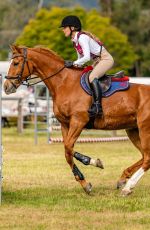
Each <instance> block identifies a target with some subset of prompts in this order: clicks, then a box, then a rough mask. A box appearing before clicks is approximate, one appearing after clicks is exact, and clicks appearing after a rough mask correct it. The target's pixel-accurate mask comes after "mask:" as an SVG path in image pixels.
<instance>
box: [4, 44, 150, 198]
mask: <svg viewBox="0 0 150 230" xmlns="http://www.w3.org/2000/svg"><path fill="white" fill-rule="evenodd" d="M11 51H12V62H11V64H10V67H9V71H8V76H6V80H5V82H4V91H5V93H6V94H11V93H15V92H16V90H17V88H18V87H19V86H20V85H21V84H23V82H25V81H27V82H28V84H29V79H32V76H33V75H37V76H38V77H39V78H40V79H41V81H43V82H44V83H45V84H46V86H47V87H48V89H49V91H50V93H51V96H52V100H53V109H54V114H55V116H56V118H57V119H58V121H59V122H60V124H61V132H62V137H63V143H64V149H65V158H66V161H67V163H68V164H69V166H70V168H71V170H72V173H73V175H74V177H75V179H76V181H78V182H79V183H80V185H81V186H82V188H83V189H84V191H85V192H86V193H87V194H90V192H91V190H92V185H91V183H90V182H87V181H86V179H85V177H84V175H83V173H82V172H81V171H80V170H79V168H78V167H77V165H76V164H75V163H74V158H75V159H76V160H78V161H80V162H81V163H83V164H84V165H92V166H95V167H99V168H103V164H102V162H101V160H100V159H93V158H91V157H89V156H86V155H84V154H82V153H79V152H76V151H75V150H74V144H75V142H76V140H77V138H78V137H79V135H80V134H81V132H82V130H83V129H84V128H85V127H86V125H87V124H88V122H89V121H90V117H89V114H88V109H89V107H90V105H91V103H92V97H91V96H90V95H88V94H87V93H86V92H85V91H84V90H83V89H82V88H81V85H80V78H81V73H82V71H83V69H79V68H75V67H73V68H66V67H65V65H64V60H63V59H62V58H61V57H60V56H59V55H58V54H56V53H55V52H54V51H52V50H49V49H46V48H43V47H33V48H28V47H21V46H16V45H12V46H11ZM31 75H32V76H31ZM102 107H103V116H101V117H99V116H97V117H95V118H94V120H93V127H94V129H97V130H98V129H101V130H120V129H124V130H126V133H127V135H128V137H129V139H130V140H131V142H132V143H133V145H134V146H135V147H136V148H137V149H138V150H139V151H140V153H141V155H142V156H141V159H140V160H138V161H137V162H136V163H134V164H133V165H131V166H130V167H128V168H126V169H125V170H124V171H123V172H122V174H121V177H120V178H119V180H118V182H117V188H121V194H122V195H123V196H127V195H129V194H131V193H132V191H133V188H134V187H135V185H136V184H137V182H138V181H139V180H140V178H141V177H142V176H143V175H144V173H145V172H146V171H147V170H148V169H149V168H150V86H148V85H144V84H135V83H130V87H129V89H128V90H125V91H119V92H116V93H114V94H113V95H111V96H110V97H108V98H103V99H102Z"/></svg>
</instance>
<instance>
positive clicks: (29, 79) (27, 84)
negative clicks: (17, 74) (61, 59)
mask: <svg viewBox="0 0 150 230" xmlns="http://www.w3.org/2000/svg"><path fill="white" fill-rule="evenodd" d="M64 68H65V66H63V67H62V68H61V69H59V70H58V71H57V72H56V73H54V74H52V75H50V76H48V77H45V78H44V79H42V80H40V81H37V82H35V83H31V84H29V83H23V82H24V81H23V82H22V85H25V86H27V87H29V86H32V85H36V84H38V83H40V82H42V81H45V80H47V79H49V78H51V77H53V76H55V75H57V74H58V73H60V72H61V71H62V70H63V69H64ZM29 77H31V75H29ZM29 77H27V79H26V80H25V81H26V82H28V81H32V80H33V79H36V78H39V77H31V78H29Z"/></svg>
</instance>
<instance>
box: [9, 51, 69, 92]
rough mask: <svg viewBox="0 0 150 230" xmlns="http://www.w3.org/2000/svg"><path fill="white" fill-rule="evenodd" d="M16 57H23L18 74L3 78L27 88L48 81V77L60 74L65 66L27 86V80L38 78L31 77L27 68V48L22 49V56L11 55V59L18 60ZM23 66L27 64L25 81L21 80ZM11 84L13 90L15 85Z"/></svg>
mask: <svg viewBox="0 0 150 230" xmlns="http://www.w3.org/2000/svg"><path fill="white" fill-rule="evenodd" d="M18 57H23V63H22V67H21V71H20V73H19V74H17V75H16V76H9V75H7V76H5V78H6V79H7V80H18V83H20V84H21V85H26V86H28V87H29V86H32V85H35V84H38V83H40V82H42V81H44V80H46V79H48V78H50V77H53V76H55V75H56V74H58V73H59V72H61V71H62V70H63V69H64V68H65V66H63V67H62V68H61V69H60V70H58V71H57V72H56V73H54V74H52V75H50V76H48V77H45V78H44V79H42V80H40V81H38V82H36V83H32V84H29V80H33V79H36V78H39V77H31V71H30V67H29V63H28V59H27V48H23V54H15V55H13V57H12V59H15V58H18ZM25 64H27V68H28V72H29V75H28V76H27V78H26V79H25V80H22V75H23V71H24V66H25ZM25 81H26V83H25ZM11 84H12V85H13V86H14V87H15V88H17V87H16V85H15V84H14V83H13V82H12V81H11Z"/></svg>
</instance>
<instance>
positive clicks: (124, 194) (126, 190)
mask: <svg viewBox="0 0 150 230" xmlns="http://www.w3.org/2000/svg"><path fill="white" fill-rule="evenodd" d="M131 193H132V190H131V189H125V188H124V189H122V191H121V195H122V196H123V197H126V196H129V195H130V194H131Z"/></svg>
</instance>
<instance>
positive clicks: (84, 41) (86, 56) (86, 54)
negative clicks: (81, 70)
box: [73, 34, 90, 66]
mask: <svg viewBox="0 0 150 230" xmlns="http://www.w3.org/2000/svg"><path fill="white" fill-rule="evenodd" d="M79 44H80V46H81V47H82V50H83V56H82V57H81V56H78V59H77V60H76V61H74V63H73V64H74V65H79V66H82V65H84V64H85V63H86V62H88V61H90V45H89V44H90V38H89V36H87V35H85V34H82V35H81V36H80V38H79Z"/></svg>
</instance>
